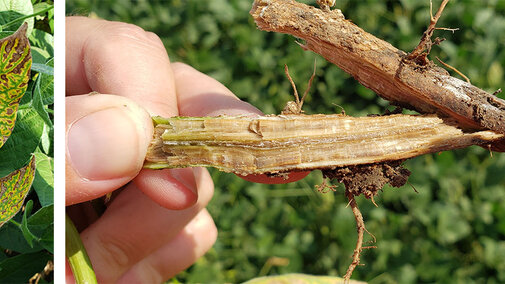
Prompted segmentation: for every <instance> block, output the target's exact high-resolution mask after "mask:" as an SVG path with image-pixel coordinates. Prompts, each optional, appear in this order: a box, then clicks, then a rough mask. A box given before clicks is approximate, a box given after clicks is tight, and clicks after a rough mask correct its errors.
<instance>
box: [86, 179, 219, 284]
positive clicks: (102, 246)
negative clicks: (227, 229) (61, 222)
mask: <svg viewBox="0 0 505 284" xmlns="http://www.w3.org/2000/svg"><path fill="white" fill-rule="evenodd" d="M194 183H195V184H196V189H197V190H198V201H197V203H196V204H195V205H193V206H191V207H190V208H188V209H185V210H168V209H165V208H163V207H161V206H159V205H157V204H155V203H154V201H152V200H151V199H150V198H149V197H147V196H146V195H144V194H143V193H142V192H141V191H140V190H138V189H137V188H136V186H135V184H134V183H130V184H128V185H127V186H126V187H125V189H124V190H123V191H122V192H121V194H119V195H118V196H117V197H116V199H114V201H113V202H112V203H111V205H110V207H109V208H108V209H107V210H106V211H105V214H104V215H102V217H101V218H100V219H99V220H98V221H97V222H95V223H94V224H93V225H91V226H90V227H88V228H87V229H86V230H85V231H84V232H83V233H82V234H81V238H82V240H83V243H84V245H85V247H86V249H87V251H88V254H89V257H90V259H91V263H92V264H93V267H94V268H95V273H96V274H97V278H98V280H99V282H100V283H102V282H103V283H112V282H116V281H117V279H118V278H119V277H120V276H121V275H123V274H124V273H125V272H126V271H127V270H128V269H129V268H131V267H132V266H133V265H135V264H136V263H138V262H139V261H141V260H142V259H144V258H145V257H147V256H148V255H150V254H151V253H153V252H154V251H156V250H157V249H159V248H161V247H162V246H164V245H165V244H166V243H168V242H170V241H171V240H172V239H173V238H174V237H175V236H176V235H177V234H178V233H179V232H180V231H181V230H182V229H183V228H184V227H185V226H186V225H187V224H188V223H189V222H190V220H192V219H193V218H194V217H195V216H196V215H197V214H198V212H199V211H200V210H201V209H202V208H204V207H205V206H206V205H207V203H208V202H209V200H210V198H211V196H212V193H213V187H212V182H211V179H210V176H209V175H208V174H207V175H204V174H202V175H200V179H197V180H196V181H195V182H194Z"/></svg>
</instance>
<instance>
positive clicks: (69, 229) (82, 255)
mask: <svg viewBox="0 0 505 284" xmlns="http://www.w3.org/2000/svg"><path fill="white" fill-rule="evenodd" d="M65 242H66V244H65V253H66V255H67V258H68V263H69V264H70V268H71V269H72V272H73V273H74V278H75V282H76V283H89V284H93V283H97V281H96V275H95V272H94V271H93V266H92V265H91V261H90V260H89V257H88V254H87V253H86V249H85V248H84V245H83V244H82V241H81V237H80V236H79V232H77V229H76V228H75V226H74V223H73V222H72V220H71V219H70V217H68V215H66V219H65Z"/></svg>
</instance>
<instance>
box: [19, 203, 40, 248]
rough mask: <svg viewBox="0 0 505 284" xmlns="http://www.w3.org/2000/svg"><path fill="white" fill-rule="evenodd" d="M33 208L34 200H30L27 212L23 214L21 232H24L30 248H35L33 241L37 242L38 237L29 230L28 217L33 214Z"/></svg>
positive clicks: (27, 204) (26, 207)
mask: <svg viewBox="0 0 505 284" xmlns="http://www.w3.org/2000/svg"><path fill="white" fill-rule="evenodd" d="M32 208H33V200H28V202H26V206H25V211H24V212H23V221H22V222H21V232H23V236H24V237H25V240H26V241H27V242H28V244H29V245H30V247H33V240H36V239H37V237H36V236H35V235H34V234H32V232H30V229H28V217H27V216H28V215H29V214H31V213H32Z"/></svg>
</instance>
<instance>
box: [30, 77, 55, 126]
mask: <svg viewBox="0 0 505 284" xmlns="http://www.w3.org/2000/svg"><path fill="white" fill-rule="evenodd" d="M42 75H44V74H39V76H38V78H37V81H36V82H35V88H34V90H33V100H32V106H33V108H34V109H35V110H36V111H37V113H38V114H39V115H40V117H41V118H42V119H43V120H44V122H45V123H46V124H47V125H49V126H51V127H52V126H53V122H52V121H51V118H49V114H48V113H47V110H46V108H45V106H44V102H43V96H46V95H45V94H44V92H45V91H46V90H47V88H48V86H43V87H41V79H42ZM46 76H47V75H46ZM51 77H53V76H51ZM50 84H51V86H50V87H49V88H50V89H51V92H52V89H53V87H52V81H51V82H50ZM42 88H45V89H44V90H41V89H42Z"/></svg>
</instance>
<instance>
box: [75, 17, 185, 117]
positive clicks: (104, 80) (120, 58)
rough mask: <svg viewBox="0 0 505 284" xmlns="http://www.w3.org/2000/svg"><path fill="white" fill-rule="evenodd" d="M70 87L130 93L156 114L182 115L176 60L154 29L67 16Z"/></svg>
mask: <svg viewBox="0 0 505 284" xmlns="http://www.w3.org/2000/svg"><path fill="white" fill-rule="evenodd" d="M66 51H67V52H66V86H67V87H66V91H67V95H80V94H85V93H88V92H90V91H97V92H100V93H105V94H116V95H121V96H125V97H128V98H130V99H132V100H134V101H135V102H137V103H138V104H140V105H141V106H142V107H144V108H146V109H147V110H148V111H149V112H150V113H151V115H161V116H167V117H168V116H174V115H177V113H178V111H177V99H176V97H175V87H174V81H173V76H172V69H171V68H170V61H169V58H168V55H167V53H166V50H165V48H164V46H163V44H162V42H161V40H160V39H159V38H158V37H157V36H156V35H155V34H153V33H150V32H146V31H144V30H143V29H141V28H139V27H137V26H135V25H131V24H126V23H119V22H110V21H105V20H96V19H89V18H86V17H68V18H67V19H66Z"/></svg>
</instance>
